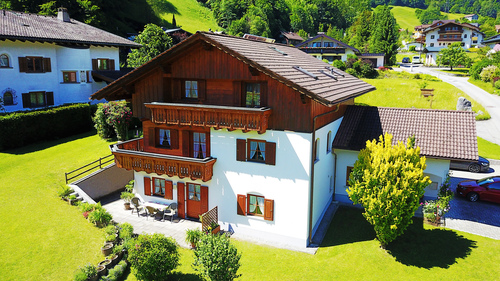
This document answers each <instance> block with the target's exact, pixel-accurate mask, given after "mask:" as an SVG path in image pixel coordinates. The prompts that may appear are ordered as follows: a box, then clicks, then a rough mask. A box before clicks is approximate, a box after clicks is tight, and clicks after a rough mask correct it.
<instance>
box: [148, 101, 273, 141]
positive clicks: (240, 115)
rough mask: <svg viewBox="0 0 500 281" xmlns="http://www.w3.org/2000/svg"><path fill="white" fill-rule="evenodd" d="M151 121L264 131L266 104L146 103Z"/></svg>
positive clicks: (267, 109)
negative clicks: (259, 105) (250, 105)
mask: <svg viewBox="0 0 500 281" xmlns="http://www.w3.org/2000/svg"><path fill="white" fill-rule="evenodd" d="M146 107H148V108H149V109H151V115H152V116H151V121H152V122H153V123H155V124H169V125H181V126H198V127H210V128H215V129H228V130H230V131H231V130H243V132H248V131H257V132H258V133H259V134H263V133H265V132H266V130H267V127H268V123H269V115H271V112H272V110H271V109H270V108H268V107H261V108H247V107H232V106H216V105H201V104H196V105H190V104H178V103H147V104H146Z"/></svg>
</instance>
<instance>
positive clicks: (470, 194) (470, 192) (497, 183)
mask: <svg viewBox="0 0 500 281" xmlns="http://www.w3.org/2000/svg"><path fill="white" fill-rule="evenodd" d="M457 194H459V195H461V196H464V197H467V199H469V201H471V202H476V201H477V200H479V199H481V200H484V201H491V202H495V203H500V176H493V177H487V178H484V179H480V180H477V181H476V180H465V181H461V182H460V183H458V185H457Z"/></svg>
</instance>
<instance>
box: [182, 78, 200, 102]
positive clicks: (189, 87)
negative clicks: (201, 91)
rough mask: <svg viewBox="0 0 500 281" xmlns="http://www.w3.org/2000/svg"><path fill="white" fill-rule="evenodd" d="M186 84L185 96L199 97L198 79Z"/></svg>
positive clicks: (190, 97)
mask: <svg viewBox="0 0 500 281" xmlns="http://www.w3.org/2000/svg"><path fill="white" fill-rule="evenodd" d="M184 86H185V96H184V97H185V98H189V99H197V98H198V81H186V82H184Z"/></svg>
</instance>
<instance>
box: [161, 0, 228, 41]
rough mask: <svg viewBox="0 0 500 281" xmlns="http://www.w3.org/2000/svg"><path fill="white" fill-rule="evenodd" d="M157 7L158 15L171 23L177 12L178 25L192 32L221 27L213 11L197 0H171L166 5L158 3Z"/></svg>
mask: <svg viewBox="0 0 500 281" xmlns="http://www.w3.org/2000/svg"><path fill="white" fill-rule="evenodd" d="M155 8H156V11H157V12H158V15H159V16H160V17H161V18H162V19H163V20H166V21H168V22H170V23H171V22H172V15H173V14H175V21H176V22H177V26H180V27H181V28H182V29H184V30H186V31H189V32H192V33H195V32H196V31H198V30H202V31H207V30H208V29H209V28H211V29H212V30H220V29H221V28H220V27H219V26H218V25H217V23H216V22H215V19H214V17H213V15H212V12H211V11H210V10H209V9H208V8H206V7H203V6H202V5H201V4H200V3H199V2H198V1H196V0H170V1H169V2H167V3H166V4H165V5H161V6H160V5H158V6H157V7H155Z"/></svg>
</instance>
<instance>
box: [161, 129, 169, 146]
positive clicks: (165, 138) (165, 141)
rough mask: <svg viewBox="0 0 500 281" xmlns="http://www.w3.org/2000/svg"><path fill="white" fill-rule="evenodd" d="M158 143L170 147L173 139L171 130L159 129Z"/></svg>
mask: <svg viewBox="0 0 500 281" xmlns="http://www.w3.org/2000/svg"><path fill="white" fill-rule="evenodd" d="M158 138H159V139H158V145H159V146H161V147H165V148H170V147H171V144H172V141H171V139H170V130H164V129H159V134H158Z"/></svg>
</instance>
